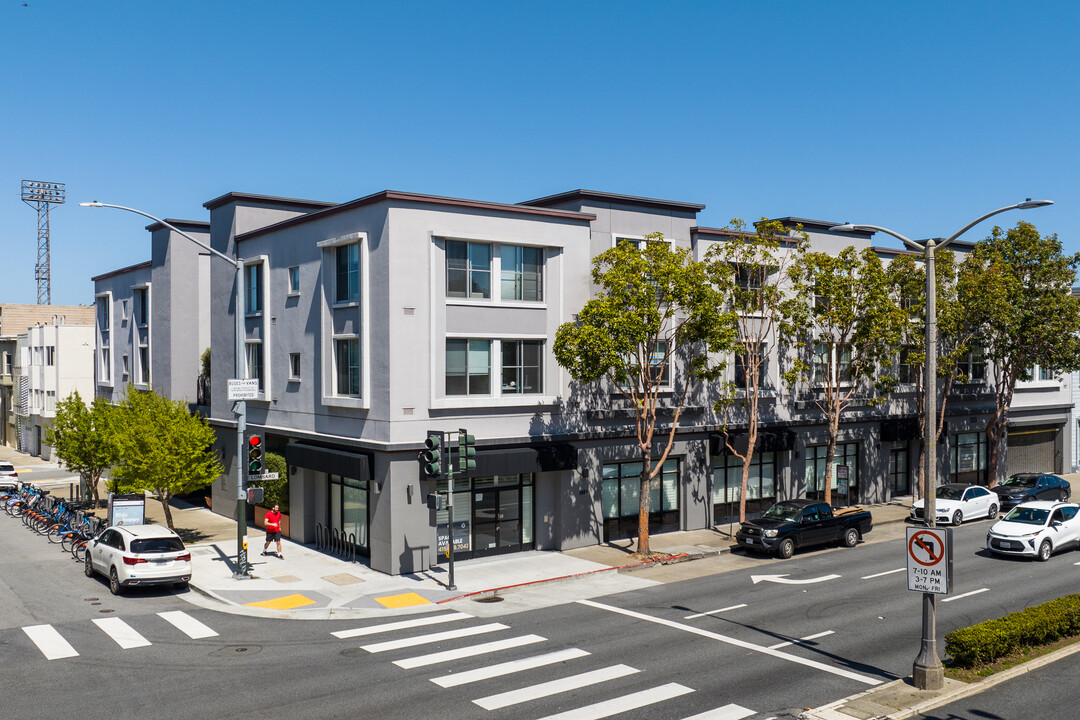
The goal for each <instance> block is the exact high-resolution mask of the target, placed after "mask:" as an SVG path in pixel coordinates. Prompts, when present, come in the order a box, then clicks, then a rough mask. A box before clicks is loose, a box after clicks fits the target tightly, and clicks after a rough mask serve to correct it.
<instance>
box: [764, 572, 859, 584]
mask: <svg viewBox="0 0 1080 720" xmlns="http://www.w3.org/2000/svg"><path fill="white" fill-rule="evenodd" d="M838 577H840V576H839V575H822V576H821V577H816V578H807V579H805V580H789V579H788V576H787V575H786V574H784V575H751V576H750V579H751V580H753V581H754V584H755V585H757V584H758V583H759V582H772V583H780V584H781V585H809V584H811V583H819V582H825V581H826V580H835V579H836V578H838Z"/></svg>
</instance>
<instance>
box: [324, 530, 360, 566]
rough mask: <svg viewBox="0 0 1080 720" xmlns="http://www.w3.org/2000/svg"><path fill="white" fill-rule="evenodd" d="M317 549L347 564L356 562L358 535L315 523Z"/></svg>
mask: <svg viewBox="0 0 1080 720" xmlns="http://www.w3.org/2000/svg"><path fill="white" fill-rule="evenodd" d="M315 549H316V550H319V551H320V552H328V553H330V554H331V555H336V556H338V557H340V558H341V559H342V560H345V561H347V562H356V533H344V532H342V531H340V530H338V529H337V528H328V527H326V526H325V525H323V524H322V523H315Z"/></svg>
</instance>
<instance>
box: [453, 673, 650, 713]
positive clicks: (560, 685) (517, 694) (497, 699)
mask: <svg viewBox="0 0 1080 720" xmlns="http://www.w3.org/2000/svg"><path fill="white" fill-rule="evenodd" d="M636 672H641V671H640V670H638V669H637V668H632V667H630V666H629V665H612V666H611V667H606V668H600V669H599V670H590V671H589V672H583V673H579V674H577V675H570V676H568V677H563V678H559V679H558V680H550V681H548V682H543V683H538V684H536V685H530V686H529V687H524V688H520V689H518V690H510V691H508V692H502V693H498V694H497V695H488V696H487V697H482V698H480V699H478V700H473V702H474V703H475V704H477V705H479V706H480V707H482V708H484V709H485V710H498V709H499V708H504V707H508V706H510V705H517V704H518V703H523V702H528V701H530V700H538V699H540V698H543V697H548V696H549V695H557V694H559V693H563V692H569V691H571V690H577V689H579V688H583V687H588V686H589V685H596V684H598V683H602V682H605V681H606V680H615V679H616V678H621V677H626V676H627V675H633V674H634V673H636Z"/></svg>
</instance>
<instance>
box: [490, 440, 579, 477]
mask: <svg viewBox="0 0 1080 720" xmlns="http://www.w3.org/2000/svg"><path fill="white" fill-rule="evenodd" d="M576 467H577V448H575V447H574V446H573V445H566V444H558V445H544V446H541V447H528V448H504V449H498V450H484V449H483V448H478V449H477V453H476V470H475V474H476V475H479V476H481V477H487V476H490V475H515V474H518V473H536V472H552V471H556V470H572V469H574V468H576Z"/></svg>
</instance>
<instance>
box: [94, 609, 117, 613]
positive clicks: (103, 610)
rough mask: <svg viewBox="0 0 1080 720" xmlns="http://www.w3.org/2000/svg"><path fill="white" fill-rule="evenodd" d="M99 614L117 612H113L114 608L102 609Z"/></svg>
mask: <svg viewBox="0 0 1080 720" xmlns="http://www.w3.org/2000/svg"><path fill="white" fill-rule="evenodd" d="M98 612H99V613H111V612H116V611H115V610H113V609H112V608H101V609H100V610H98Z"/></svg>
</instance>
